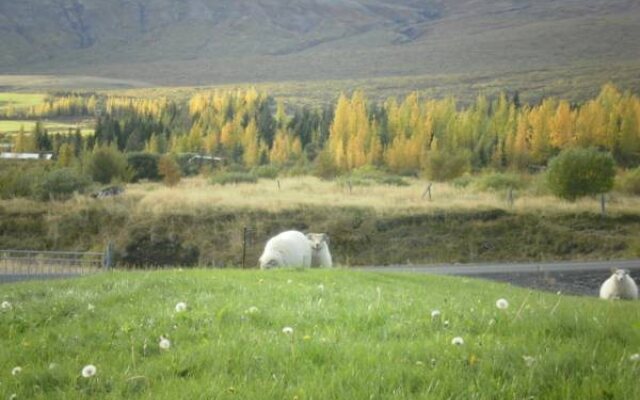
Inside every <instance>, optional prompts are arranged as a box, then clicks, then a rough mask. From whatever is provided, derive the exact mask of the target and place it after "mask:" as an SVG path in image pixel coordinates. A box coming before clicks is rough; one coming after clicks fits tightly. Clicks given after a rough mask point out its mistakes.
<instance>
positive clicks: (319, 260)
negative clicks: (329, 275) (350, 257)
mask: <svg viewBox="0 0 640 400" xmlns="http://www.w3.org/2000/svg"><path fill="white" fill-rule="evenodd" d="M307 239H309V244H310V245H311V267H312V268H313V267H323V268H330V267H333V260H332V259H331V252H330V251H329V235H327V234H326V233H307Z"/></svg>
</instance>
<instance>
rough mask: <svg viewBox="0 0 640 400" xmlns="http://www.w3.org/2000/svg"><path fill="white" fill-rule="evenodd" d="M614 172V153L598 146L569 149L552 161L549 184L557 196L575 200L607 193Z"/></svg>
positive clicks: (611, 183)
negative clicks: (594, 147) (600, 149)
mask: <svg viewBox="0 0 640 400" xmlns="http://www.w3.org/2000/svg"><path fill="white" fill-rule="evenodd" d="M615 174H616V171H615V162H614V161H613V157H612V156H611V154H609V153H602V152H599V151H598V150H596V149H568V150H564V151H563V152H561V153H560V154H559V155H558V156H556V157H555V158H553V159H552V160H551V161H550V162H549V168H548V172H547V183H548V185H549V189H550V190H551V192H552V193H553V194H555V195H556V196H558V197H561V198H563V199H567V200H575V199H577V198H579V197H583V196H589V195H595V194H598V193H606V192H608V191H609V190H611V188H612V187H613V182H614V178H615Z"/></svg>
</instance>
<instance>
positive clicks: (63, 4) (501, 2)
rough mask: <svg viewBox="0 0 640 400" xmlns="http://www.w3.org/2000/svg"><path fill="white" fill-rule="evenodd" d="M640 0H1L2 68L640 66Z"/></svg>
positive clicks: (309, 71)
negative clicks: (639, 39)
mask: <svg viewBox="0 0 640 400" xmlns="http://www.w3.org/2000/svg"><path fill="white" fill-rule="evenodd" d="M637 21H640V2H638V1H636V0H535V1H534V0H487V1H477V0H448V1H444V0H396V1H393V0H257V1H249V0H100V1H99V0H21V1H9V0H0V35H1V37H2V40H1V41H0V73H66V74H85V75H97V76H109V77H117V78H128V79H141V80H146V81H149V82H153V83H157V84H206V83H224V82H247V81H279V80H310V79H313V80H321V79H354V78H368V77H383V76H398V75H404V76H409V75H425V74H435V75H450V76H454V75H465V76H467V75H468V76H475V77H479V76H483V75H486V74H492V75H493V76H499V74H501V73H508V72H513V71H535V70H548V69H553V68H565V69H566V68H573V67H576V68H583V67H589V68H593V67H594V66H595V67H598V68H603V69H605V68H610V67H611V66H612V65H619V66H629V65H632V66H634V68H635V67H636V66H638V65H639V64H640V41H638V40H637V38H638V37H640V24H639V23H638V22H637Z"/></svg>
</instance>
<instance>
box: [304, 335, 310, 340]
mask: <svg viewBox="0 0 640 400" xmlns="http://www.w3.org/2000/svg"><path fill="white" fill-rule="evenodd" d="M302 340H311V336H309V335H304V337H303V338H302Z"/></svg>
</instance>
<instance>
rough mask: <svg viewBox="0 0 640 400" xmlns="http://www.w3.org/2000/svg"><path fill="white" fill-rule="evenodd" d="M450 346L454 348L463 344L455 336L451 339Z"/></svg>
mask: <svg viewBox="0 0 640 400" xmlns="http://www.w3.org/2000/svg"><path fill="white" fill-rule="evenodd" d="M451 344H455V345H456V346H461V345H463V344H464V340H463V339H462V338H461V337H460V336H456V337H454V338H453V339H451Z"/></svg>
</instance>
